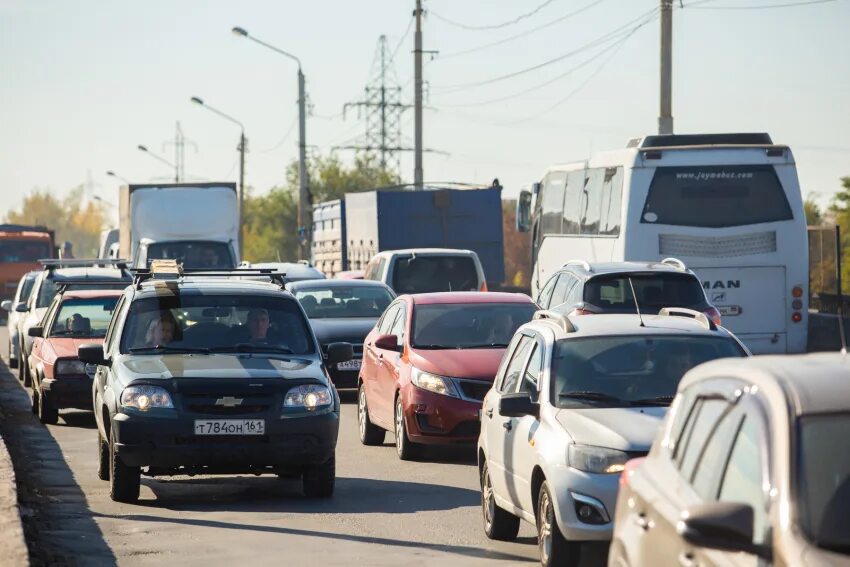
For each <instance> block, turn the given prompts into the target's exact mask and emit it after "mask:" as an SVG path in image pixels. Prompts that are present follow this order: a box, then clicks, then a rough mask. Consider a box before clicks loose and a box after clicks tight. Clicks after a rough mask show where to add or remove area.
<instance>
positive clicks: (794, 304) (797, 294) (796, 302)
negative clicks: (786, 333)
mask: <svg viewBox="0 0 850 567" xmlns="http://www.w3.org/2000/svg"><path fill="white" fill-rule="evenodd" d="M791 297H793V298H794V299H793V301H791V309H793V310H794V312H793V313H791V321H793V322H794V323H799V322H800V321H802V320H803V314H802V313H801V311H802V310H803V299H802V297H803V286H799V285H795V286H794V287H793V288H791Z"/></svg>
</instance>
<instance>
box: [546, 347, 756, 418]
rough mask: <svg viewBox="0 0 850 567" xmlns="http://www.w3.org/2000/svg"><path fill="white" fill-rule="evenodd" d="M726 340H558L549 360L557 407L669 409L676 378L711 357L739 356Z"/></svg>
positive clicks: (553, 398)
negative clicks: (653, 407)
mask: <svg viewBox="0 0 850 567" xmlns="http://www.w3.org/2000/svg"><path fill="white" fill-rule="evenodd" d="M741 356H745V353H744V351H743V350H742V349H741V347H740V346H738V343H736V342H735V341H734V340H733V339H731V338H727V337H711V336H702V337H689V336H682V335H679V336H674V335H651V336H601V337H585V338H575V339H562V340H560V341H558V342H557V343H556V345H555V352H554V354H553V356H552V376H554V379H553V380H552V400H553V403H554V404H555V405H557V406H558V407H564V408H567V407H587V406H591V407H599V406H640V405H669V404H670V402H671V401H672V400H673V396H674V395H675V394H676V388H677V387H678V386H679V381H680V380H681V379H682V376H683V375H684V374H685V372H687V371H688V370H690V369H691V368H693V367H694V366H696V365H698V364H702V363H703V362H708V361H709V360H714V359H716V358H726V357H741Z"/></svg>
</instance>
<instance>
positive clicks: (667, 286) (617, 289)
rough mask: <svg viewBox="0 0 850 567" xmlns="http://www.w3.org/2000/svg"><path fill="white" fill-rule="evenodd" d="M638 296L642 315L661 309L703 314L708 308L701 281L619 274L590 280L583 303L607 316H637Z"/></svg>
mask: <svg viewBox="0 0 850 567" xmlns="http://www.w3.org/2000/svg"><path fill="white" fill-rule="evenodd" d="M629 278H631V280H632V284H634V286H635V295H636V296H637V300H638V304H639V305H640V311H641V313H652V314H655V313H658V311H659V310H660V309H661V308H662V307H687V308H689V309H696V310H697V311H702V310H704V309H707V308H708V307H709V305H708V303H707V302H706V300H705V292H703V290H702V284H700V281H699V280H698V279H697V278H696V277H695V276H692V275H690V274H667V273H655V274H634V275H624V274H617V275H612V276H599V277H595V278H591V279H590V280H588V282H587V283H586V284H585V287H584V301H585V302H587V303H590V304H592V305H594V306H596V307H599V308H600V309H602V311H604V312H606V313H609V312H610V313H634V312H635V302H634V298H633V297H632V290H631V287H630V286H629Z"/></svg>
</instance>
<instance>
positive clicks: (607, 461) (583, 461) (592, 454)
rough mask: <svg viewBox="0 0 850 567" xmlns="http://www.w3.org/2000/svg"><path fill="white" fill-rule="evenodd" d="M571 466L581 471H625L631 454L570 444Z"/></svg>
mask: <svg viewBox="0 0 850 567" xmlns="http://www.w3.org/2000/svg"><path fill="white" fill-rule="evenodd" d="M567 459H568V462H569V464H570V466H571V467H572V468H574V469H578V470H580V471H584V472H589V473H597V474H614V473H620V472H623V469H624V468H625V466H626V461H628V460H629V454H628V453H626V452H624V451H618V450H617V449H608V448H607V447H595V446H593V445H570V446H569V449H568V451H567Z"/></svg>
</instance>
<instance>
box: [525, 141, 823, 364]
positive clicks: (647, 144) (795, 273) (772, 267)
mask: <svg viewBox="0 0 850 567" xmlns="http://www.w3.org/2000/svg"><path fill="white" fill-rule="evenodd" d="M533 197H536V198H534V199H533ZM532 202H533V206H532ZM517 228H518V229H519V230H520V231H529V230H530V231H531V233H532V257H533V265H534V269H533V274H532V282H531V292H532V295H533V296H535V297H536V296H537V293H538V292H539V291H540V289H541V288H542V286H543V285H544V284H545V283H546V280H547V279H548V278H549V276H550V275H552V274H553V273H554V272H555V271H557V270H558V269H559V268H560V267H561V266H562V265H563V264H564V263H565V262H566V261H568V260H571V259H574V258H580V259H583V260H587V261H589V262H602V261H605V262H609V261H623V260H647V261H651V260H656V259H659V260H660V259H662V258H666V257H669V256H673V257H676V258H681V259H682V260H684V261H685V262H686V263H687V264H688V267H689V268H691V269H693V270H694V272H696V274H697V275H698V276H699V277H700V279H701V280H702V282H703V286H704V287H705V289H706V294H707V296H708V299H709V301H710V302H711V303H713V304H714V305H715V306H716V307H717V308H718V309H719V310H720V312H721V315H722V316H723V325H724V326H726V327H728V328H729V329H730V330H731V331H733V332H734V333H735V334H736V335H738V337H740V338H741V340H742V341H744V343H746V345H747V346H748V347H749V348H750V349H751V350H752V351H753V352H754V353H786V352H787V353H798V352H805V350H806V338H807V325H808V317H807V309H808V306H807V305H806V303H807V300H808V269H809V268H808V244H807V237H806V218H805V214H804V212H803V200H802V196H801V193H800V184H799V181H798V179H797V169H796V166H795V163H794V156H793V155H792V153H791V150H790V149H789V148H788V147H787V146H783V145H776V144H774V143H773V141H772V140H771V139H770V136H768V135H767V134H693V135H659V136H647V137H645V138H639V139H635V140H632V141H630V142H629V144H628V145H627V147H626V149H622V150H614V151H607V152H601V153H599V154H597V155H595V156H594V157H593V158H591V159H590V160H588V161H584V162H577V163H571V164H567V165H561V166H554V167H551V168H549V170H548V171H547V172H546V175H545V176H544V178H543V180H542V181H541V182H540V183H535V184H534V186H533V194H532V192H528V191H523V192H522V193H521V194H520V199H519V203H518V208H517Z"/></svg>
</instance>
